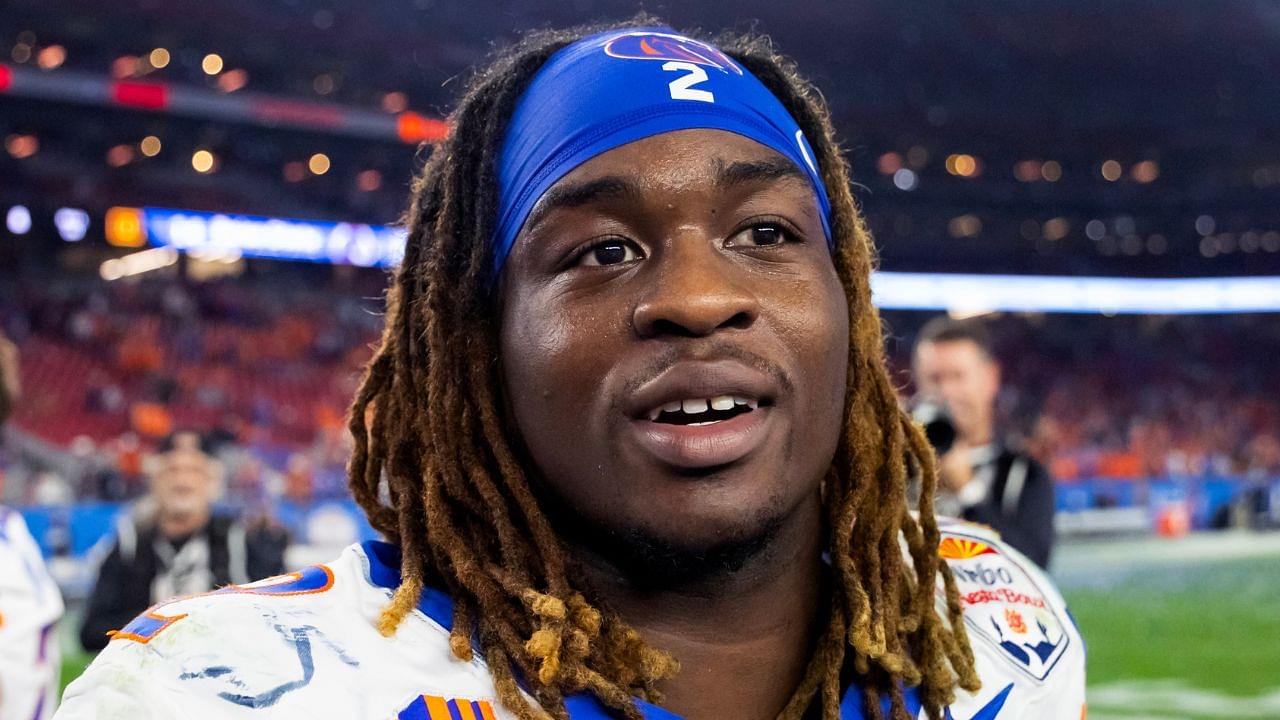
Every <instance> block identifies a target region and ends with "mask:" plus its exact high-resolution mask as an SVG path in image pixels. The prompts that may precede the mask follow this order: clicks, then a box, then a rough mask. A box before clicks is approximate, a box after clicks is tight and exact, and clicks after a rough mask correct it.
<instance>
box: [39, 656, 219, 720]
mask: <svg viewBox="0 0 1280 720" xmlns="http://www.w3.org/2000/svg"><path fill="white" fill-rule="evenodd" d="M131 655H132V654H131V653H129V652H128V651H127V650H126V649H125V647H124V642H123V641H122V642H120V643H112V644H111V645H108V646H107V649H106V650H104V651H102V654H101V655H99V656H98V658H97V659H96V660H94V661H93V663H92V664H91V665H90V666H89V668H88V669H87V670H85V672H84V674H83V675H81V676H80V677H79V678H77V679H76V680H75V681H74V682H72V683H71V684H70V685H68V686H67V692H66V695H64V696H63V698H62V705H61V706H60V707H59V708H58V714H57V715H54V717H53V720H169V719H173V720H180V719H182V718H193V717H195V716H193V715H191V714H190V713H188V712H186V711H185V710H184V709H183V708H182V705H181V703H180V701H179V700H178V696H177V694H176V692H175V690H176V688H173V687H171V682H172V681H171V680H169V677H168V675H169V674H168V673H164V672H157V668H156V667H155V666H154V664H153V666H152V667H151V668H149V669H143V668H142V667H140V664H139V663H138V658H136V657H133V656H131Z"/></svg>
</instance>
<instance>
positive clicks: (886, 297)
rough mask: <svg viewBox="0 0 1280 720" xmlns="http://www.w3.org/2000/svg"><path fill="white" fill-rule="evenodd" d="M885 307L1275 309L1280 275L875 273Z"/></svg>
mask: <svg viewBox="0 0 1280 720" xmlns="http://www.w3.org/2000/svg"><path fill="white" fill-rule="evenodd" d="M871 294H872V300H873V301H874V302H875V304H876V305H877V306H879V307H880V308H883V309H886V310H943V311H949V312H973V311H977V310H982V311H986V312H1057V313H1101V314H1104V315H1115V314H1136V315H1191V314H1213V313H1255V312H1280V277H1223V278H1176V279H1149V278H1116V277H1064V276H1049V275H969V274H960V273H905V272H883V271H882V272H877V273H875V274H874V275H872V277H871Z"/></svg>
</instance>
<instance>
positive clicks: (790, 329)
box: [778, 274, 849, 412]
mask: <svg viewBox="0 0 1280 720" xmlns="http://www.w3.org/2000/svg"><path fill="white" fill-rule="evenodd" d="M778 304H779V306H785V307H786V308H788V309H789V310H788V313H787V317H786V319H785V320H784V322H783V323H782V325H783V327H782V335H783V340H784V342H785V343H786V345H787V346H788V347H789V348H790V349H791V352H792V353H794V354H795V356H796V366H797V367H798V368H800V369H802V371H803V372H804V373H805V377H802V378H796V381H797V382H798V383H801V384H803V385H806V386H808V387H810V388H812V392H813V395H814V397H811V398H809V400H810V401H814V402H817V403H820V404H821V405H823V406H831V405H834V406H835V407H837V408H838V410H837V412H839V410H840V409H842V408H843V401H844V389H845V378H846V376H847V373H848V368H849V310H848V303H847V301H846V299H845V295H844V289H843V287H842V286H841V285H840V282H839V280H838V279H836V278H835V277H834V274H833V277H831V278H830V279H829V280H828V281H827V282H824V283H813V282H809V283H804V284H800V285H798V286H797V287H796V288H795V291H794V292H793V293H791V297H789V298H788V299H786V300H785V301H779V303H778Z"/></svg>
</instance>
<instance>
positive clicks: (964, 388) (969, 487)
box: [913, 317, 1053, 568]
mask: <svg viewBox="0 0 1280 720" xmlns="http://www.w3.org/2000/svg"><path fill="white" fill-rule="evenodd" d="M913 364H914V374H915V381H916V387H917V389H918V390H919V392H920V396H921V397H922V398H925V399H927V400H931V401H933V402H937V403H939V404H941V406H942V407H943V408H944V409H945V414H946V416H947V417H948V418H949V419H950V422H951V425H952V426H953V428H954V430H955V439H954V440H953V441H952V442H951V445H950V447H949V448H945V449H943V448H939V452H942V453H943V454H942V456H941V458H940V462H939V468H938V469H939V478H940V480H941V485H942V493H941V496H940V497H939V499H938V503H939V506H938V507H939V510H940V511H946V512H950V513H954V514H957V515H959V516H961V517H963V518H964V519H966V520H970V521H972V522H977V523H982V524H983V525H989V526H991V527H993V528H995V529H996V530H997V531H999V533H1000V535H1001V537H1002V538H1003V539H1004V540H1005V542H1007V543H1009V544H1010V545H1012V546H1013V547H1015V548H1017V549H1018V550H1020V551H1021V552H1022V553H1023V554H1024V555H1026V556H1027V557H1029V558H1031V559H1032V560H1033V561H1035V563H1036V564H1037V565H1039V566H1040V567H1042V568H1047V567H1048V566H1049V554H1050V551H1051V550H1052V549H1053V481H1052V480H1051V479H1050V478H1049V473H1048V472H1047V471H1046V470H1045V469H1044V467H1043V466H1042V465H1040V463H1038V462H1036V461H1035V459H1034V458H1032V457H1031V456H1030V455H1028V454H1026V453H1024V452H1021V451H1019V450H1017V449H1015V448H1012V447H1010V446H1009V445H1008V444H1006V443H1004V442H1002V441H1001V440H1000V439H999V438H998V437H997V436H996V428H995V405H996V395H997V394H998V393H999V392H1000V365H999V363H998V362H997V361H996V359H995V356H994V354H993V353H992V350H991V341H990V338H989V337H988V335H987V332H986V330H985V329H984V328H983V327H982V326H981V325H978V324H976V323H974V322H972V321H958V320H952V319H950V318H946V317H939V318H934V319H933V320H931V321H929V322H928V323H927V324H925V326H924V327H923V328H922V329H921V330H920V334H919V336H918V337H917V339H916V346H915V358H914V363H913Z"/></svg>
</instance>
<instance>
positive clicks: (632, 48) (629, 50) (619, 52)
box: [604, 31, 742, 75]
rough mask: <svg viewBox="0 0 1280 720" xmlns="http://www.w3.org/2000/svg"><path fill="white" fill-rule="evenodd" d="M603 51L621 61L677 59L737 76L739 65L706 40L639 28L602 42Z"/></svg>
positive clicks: (739, 69) (740, 69) (739, 70)
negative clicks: (637, 30) (700, 40)
mask: <svg viewBox="0 0 1280 720" xmlns="http://www.w3.org/2000/svg"><path fill="white" fill-rule="evenodd" d="M604 51H605V53H606V54H607V55H609V56H611V57H616V58H621V59H624V60H679V61H682V62H689V63H693V64H695V65H705V66H707V67H713V68H716V69H717V70H719V71H721V72H726V73H727V72H729V71H730V70H732V71H733V72H735V73H737V74H739V75H741V74H742V68H740V67H738V64H737V63H735V62H734V61H733V60H731V59H729V56H728V55H725V54H724V53H722V52H720V51H719V50H717V49H716V48H714V47H712V46H710V45H707V44H706V43H702V42H698V41H697V40H694V39H692V38H687V37H685V36H683V35H672V34H670V33H657V32H649V31H641V32H634V33H627V34H626V35H619V36H617V37H614V38H612V39H610V40H609V42H607V43H605V45H604Z"/></svg>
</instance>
